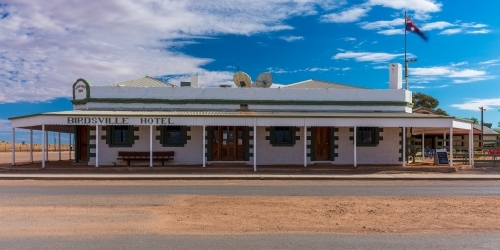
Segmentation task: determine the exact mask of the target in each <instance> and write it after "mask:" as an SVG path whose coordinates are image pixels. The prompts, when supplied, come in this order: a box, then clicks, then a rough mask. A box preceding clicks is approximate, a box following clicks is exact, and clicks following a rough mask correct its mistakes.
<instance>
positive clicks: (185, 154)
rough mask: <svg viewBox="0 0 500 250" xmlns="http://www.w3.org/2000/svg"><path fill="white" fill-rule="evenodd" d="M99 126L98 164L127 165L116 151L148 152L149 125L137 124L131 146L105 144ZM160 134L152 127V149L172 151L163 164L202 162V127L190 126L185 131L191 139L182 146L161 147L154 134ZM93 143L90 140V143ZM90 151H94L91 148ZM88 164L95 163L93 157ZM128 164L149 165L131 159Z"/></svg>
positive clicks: (146, 162) (103, 133) (147, 161)
mask: <svg viewBox="0 0 500 250" xmlns="http://www.w3.org/2000/svg"><path fill="white" fill-rule="evenodd" d="M101 128H102V127H100V130H99V165H113V162H115V163H116V165H127V162H126V161H123V160H117V158H118V151H145V152H149V126H139V131H135V133H134V135H135V136H139V140H136V141H135V143H134V145H133V147H123V148H117V147H109V146H108V145H107V144H106V140H101V139H100V138H101V136H103V135H105V134H106V131H103V130H102V129H101ZM90 133H91V135H94V131H90ZM158 135H160V131H156V128H155V127H153V151H174V160H172V161H168V162H167V161H166V162H165V165H199V164H202V163H203V158H202V157H203V155H202V152H203V151H202V150H203V149H202V143H203V142H202V137H203V129H202V127H200V126H197V127H191V131H188V132H187V135H188V136H191V140H188V141H187V143H186V145H184V147H162V145H161V144H160V141H159V140H156V136H158ZM92 143H94V142H93V141H91V144H92ZM90 152H91V153H93V152H95V151H93V149H91V151H90ZM89 165H95V158H93V157H92V158H90V161H89ZM130 165H142V166H149V160H145V161H131V162H130ZM153 165H154V166H155V165H156V166H161V162H160V161H153Z"/></svg>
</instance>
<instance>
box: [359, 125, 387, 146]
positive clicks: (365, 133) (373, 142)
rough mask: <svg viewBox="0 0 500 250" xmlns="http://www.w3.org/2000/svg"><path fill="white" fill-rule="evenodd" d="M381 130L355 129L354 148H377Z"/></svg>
mask: <svg viewBox="0 0 500 250" xmlns="http://www.w3.org/2000/svg"><path fill="white" fill-rule="evenodd" d="M380 132H382V129H381V128H377V127H357V128H356V146H358V147H373V146H377V145H378V143H379V141H380V140H382V137H380V136H379V133H380Z"/></svg>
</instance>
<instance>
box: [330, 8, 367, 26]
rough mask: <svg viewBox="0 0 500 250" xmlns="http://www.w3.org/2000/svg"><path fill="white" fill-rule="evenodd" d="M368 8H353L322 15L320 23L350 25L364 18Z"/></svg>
mask: <svg viewBox="0 0 500 250" xmlns="http://www.w3.org/2000/svg"><path fill="white" fill-rule="evenodd" d="M369 10H370V8H366V7H353V8H350V9H347V10H344V11H341V12H339V13H331V14H327V15H323V16H322V17H321V21H323V22H327V23H351V22H355V21H358V20H359V19H360V18H362V17H364V16H366V13H367V12H368V11H369Z"/></svg>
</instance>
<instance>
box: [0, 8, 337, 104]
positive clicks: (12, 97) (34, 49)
mask: <svg viewBox="0 0 500 250" xmlns="http://www.w3.org/2000/svg"><path fill="white" fill-rule="evenodd" d="M341 2H342V1H334V2H332V1H329V2H328V3H327V1H321V2H319V3H317V2H316V1H313V0H300V1H294V0H276V1H272V2H269V1H265V0H255V1H245V0H232V1H229V0H223V1H195V0H186V1H168V2H167V1H160V0H151V1H135V0H107V1H105V2H102V1H97V0H89V1H80V0H51V1H42V0H38V1H36V0H5V1H3V2H2V4H1V5H0V12H1V13H8V16H7V17H5V18H3V19H0V54H1V56H0V65H2V66H0V76H1V78H0V103H5V102H18V101H45V100H50V99H53V98H57V97H70V96H71V85H72V83H73V82H74V81H75V80H76V79H78V78H80V77H82V78H85V79H87V80H89V81H90V82H91V84H94V85H101V84H108V83H112V82H116V81H122V80H127V79H132V78H136V77H141V76H144V75H149V76H173V79H175V78H176V77H177V76H182V75H190V74H197V73H201V74H206V77H207V79H210V78H213V80H216V79H225V78H226V76H227V73H226V72H225V71H221V72H214V73H209V72H206V71H204V70H203V69H202V68H201V66H203V65H204V64H207V63H209V62H211V61H212V59H210V58H195V57H192V56H188V55H185V54H182V53H179V52H178V49H175V47H179V46H184V45H186V44H192V43H194V42H195V41H194V39H209V38H211V37H214V36H216V35H221V34H235V35H247V36H248V35H253V34H256V33H262V32H273V31H280V30H290V29H293V27H291V26H289V25H286V24H284V21H285V20H288V19H289V18H290V17H293V16H306V15H313V14H317V7H318V6H320V7H322V8H326V9H332V8H335V7H338V6H339V5H341ZM96 6H99V7H98V8H96ZM219 75H222V76H223V77H222V78H221V77H220V76H219Z"/></svg>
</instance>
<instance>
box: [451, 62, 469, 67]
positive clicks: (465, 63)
mask: <svg viewBox="0 0 500 250" xmlns="http://www.w3.org/2000/svg"><path fill="white" fill-rule="evenodd" d="M467 64H468V63H467V62H458V63H451V64H450V66H452V67H456V66H462V65H467Z"/></svg>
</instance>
